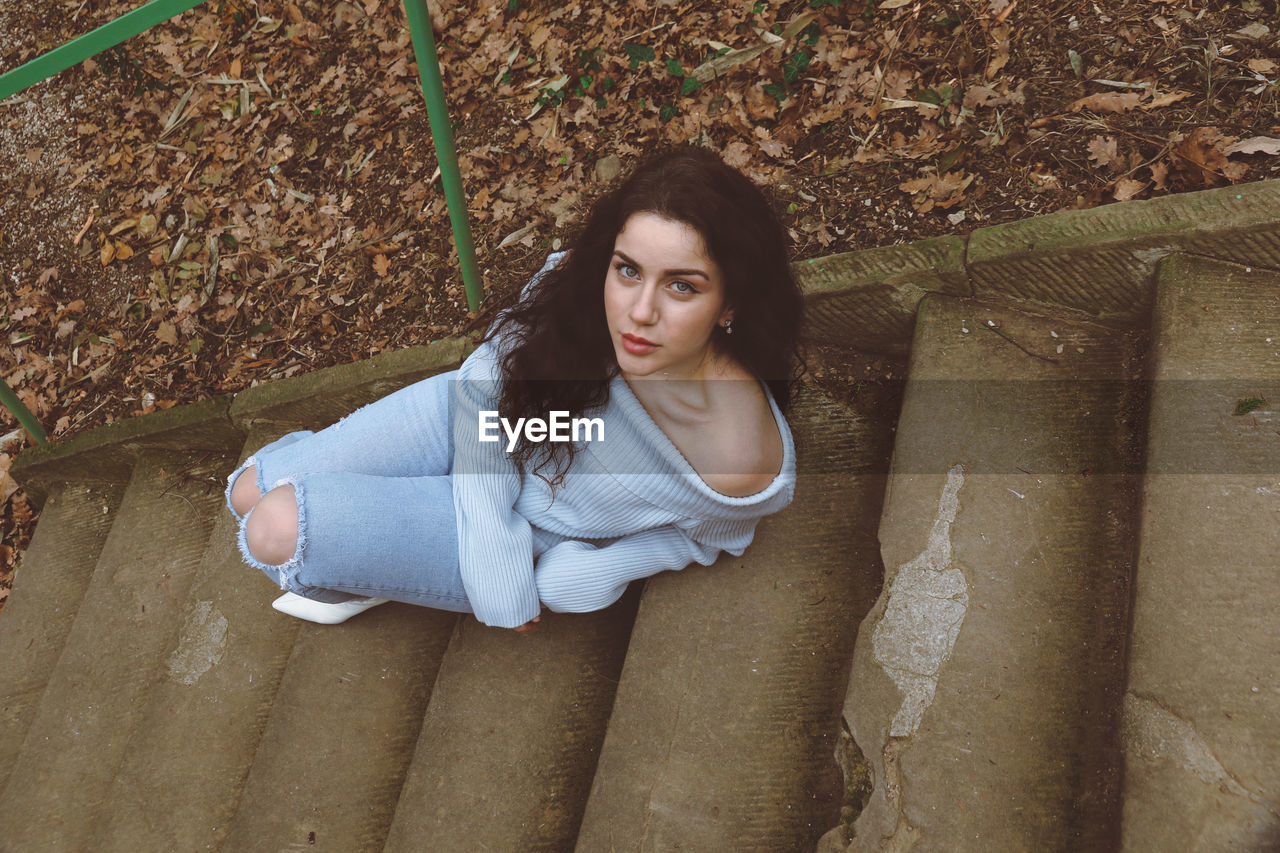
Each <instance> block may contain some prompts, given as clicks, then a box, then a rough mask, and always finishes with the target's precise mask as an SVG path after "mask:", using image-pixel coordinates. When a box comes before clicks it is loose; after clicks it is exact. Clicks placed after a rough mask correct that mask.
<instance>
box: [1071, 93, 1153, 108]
mask: <svg viewBox="0 0 1280 853" xmlns="http://www.w3.org/2000/svg"><path fill="white" fill-rule="evenodd" d="M1141 98H1142V95H1141V94H1140V93H1138V92H1099V93H1098V94H1096V95H1089V96H1087V97H1084V98H1081V99H1080V100H1078V101H1075V102H1074V103H1072V104H1071V106H1070V107H1069V108H1068V109H1069V110H1070V111H1071V112H1073V113H1078V112H1080V111H1081V110H1093V111H1094V112H1095V113H1123V112H1127V111H1129V110H1131V109H1133V108H1134V107H1136V106H1138V101H1139V99H1141Z"/></svg>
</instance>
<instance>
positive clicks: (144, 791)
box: [92, 340, 470, 853]
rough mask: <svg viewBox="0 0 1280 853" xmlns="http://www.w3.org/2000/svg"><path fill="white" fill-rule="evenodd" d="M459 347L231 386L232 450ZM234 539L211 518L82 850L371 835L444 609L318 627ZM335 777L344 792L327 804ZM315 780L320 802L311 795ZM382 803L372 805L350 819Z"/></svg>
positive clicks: (323, 417) (304, 423)
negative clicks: (237, 441) (284, 602)
mask: <svg viewBox="0 0 1280 853" xmlns="http://www.w3.org/2000/svg"><path fill="white" fill-rule="evenodd" d="M469 348H470V347H469V344H467V343H466V342H465V341H462V340H450V341H441V342H438V343H435V344H432V345H430V346H426V347H416V348H412V349H407V350H399V351H396V352H391V353H386V354H384V355H382V356H379V357H377V358H373V359H370V360H368V361H364V362H358V363H353V364H347V365H341V366H339V367H336V368H333V369H330V370H326V371H320V372H318V373H315V374H309V375H306V376H301V377H297V378H294V379H289V380H283V381H279V382H273V383H270V384H268V385H264V386H259V387H256V388H252V389H249V390H247V391H244V392H241V393H240V394H238V395H237V396H236V398H235V400H234V402H233V403H232V404H231V407H230V413H229V414H230V417H229V419H228V424H233V425H234V426H235V427H236V428H238V429H239V430H240V431H241V432H242V433H244V434H247V439H246V440H245V443H244V449H243V455H242V456H241V458H242V459H243V458H246V457H247V456H248V455H249V454H250V453H251V452H253V451H254V450H257V449H258V448H260V447H262V446H264V445H266V444H267V443H269V442H270V441H273V440H275V439H276V438H278V437H280V436H281V435H283V434H285V433H287V432H291V431H293V430H296V429H301V428H307V429H320V428H323V427H324V426H327V425H328V424H329V423H331V422H333V421H335V420H337V419H338V418H340V417H342V416H343V415H345V414H347V413H349V412H350V411H352V410H353V409H355V408H358V407H359V406H361V405H363V404H365V403H368V402H370V401H371V400H374V399H376V398H378V397H380V396H383V395H385V394H387V393H390V392H391V391H393V390H395V389H396V388H399V387H401V386H403V385H404V384H407V383H408V382H412V381H414V380H416V379H419V378H422V377H423V376H427V375H430V374H432V373H438V372H440V371H443V370H448V369H450V368H452V367H456V366H457V363H458V361H459V359H460V358H461V357H463V356H464V355H465V354H466V352H468V351H469ZM235 543H236V523H235V520H234V519H233V518H232V516H231V515H230V514H229V513H225V512H224V513H221V514H220V515H219V517H218V519H217V522H216V523H215V525H214V531H213V534H212V536H211V537H210V540H209V548H208V549H207V550H206V551H205V554H204V557H203V560H202V563H201V567H200V570H199V573H198V575H197V578H196V580H195V582H194V583H193V584H192V586H191V589H190V591H189V593H188V597H187V601H186V605H185V607H184V609H183V625H182V628H181V629H180V631H179V632H178V633H177V634H176V636H175V637H174V638H173V640H172V642H171V643H170V645H169V648H168V650H167V651H166V661H167V662H168V665H167V667H166V668H164V670H163V671H162V672H161V673H160V674H159V675H158V676H157V677H156V678H155V680H154V683H153V685H152V689H151V692H150V695H149V697H148V699H147V703H146V708H145V710H144V711H143V712H142V715H141V716H142V721H141V723H140V724H139V726H138V730H137V732H136V734H135V736H134V738H133V739H132V740H131V741H130V743H129V745H128V750H127V754H126V756H125V760H124V761H123V762H122V764H121V766H120V769H119V772H118V774H117V776H116V779H115V782H114V783H113V785H112V787H111V790H110V793H109V795H108V798H107V801H106V803H105V804H104V807H103V809H102V818H101V820H100V821H99V823H98V826H97V828H96V830H95V833H94V839H93V844H92V849H94V850H95V851H122V853H124V852H125V851H127V853H132V851H135V850H138V849H148V850H151V849H154V850H188V849H227V850H233V849H268V848H263V847H261V844H263V843H266V842H264V841H263V840H262V838H270V839H272V843H275V841H276V840H278V841H279V844H280V847H279V848H276V847H271V848H269V849H287V848H289V847H290V846H294V845H301V846H302V847H303V848H305V849H311V848H312V846H313V845H312V838H313V836H312V835H311V833H313V832H314V833H316V835H315V838H319V839H321V840H323V841H324V843H325V844H326V845H329V844H330V843H331V842H330V841H329V840H327V839H335V840H336V842H337V846H334V847H331V848H330V849H338V850H348V849H365V848H366V847H367V846H368V845H370V844H374V843H376V840H377V838H378V837H379V836H380V834H382V833H384V832H385V827H386V826H387V825H388V823H389V819H390V814H391V809H392V807H393V805H394V802H393V800H392V799H391V797H393V796H394V791H395V789H397V788H398V781H397V779H396V774H401V775H402V774H403V772H404V770H403V767H404V763H405V761H406V760H407V753H408V748H409V744H411V743H412V742H413V738H414V737H415V736H416V734H417V728H418V720H419V718H420V710H416V709H420V708H421V707H422V705H423V703H424V702H425V701H426V696H425V690H426V686H427V685H429V684H430V683H431V673H432V671H433V670H434V668H435V667H436V666H438V660H439V650H440V649H442V648H443V645H444V639H445V637H446V636H447V628H448V624H449V623H448V620H449V617H428V618H427V619H426V620H425V621H423V620H421V614H423V613H425V611H418V612H416V613H410V612H406V610H405V608H401V607H399V606H393V605H387V606H385V607H383V608H380V611H379V612H374V613H370V614H368V615H366V616H363V617H361V620H360V621H359V622H353V623H351V624H350V625H344V626H343V627H342V628H340V629H337V630H336V631H334V630H332V629H331V630H329V631H327V632H326V631H325V630H324V628H322V627H321V626H312V625H307V624H305V623H303V622H301V621H299V620H297V619H292V618H288V617H285V616H282V615H281V614H277V613H276V612H275V611H273V610H272V609H271V601H272V600H273V599H274V598H276V597H277V596H278V595H279V590H277V589H275V588H274V587H273V586H272V584H270V583H269V582H267V581H266V580H265V579H264V578H263V577H262V576H261V574H259V573H257V572H255V571H254V570H252V569H249V568H246V566H245V565H244V563H243V561H242V559H241V557H240V553H239V550H238V548H237V546H236V544H235ZM415 617H417V618H415ZM295 645H297V648H296V649H295ZM384 668H385V670H386V671H385V672H384ZM287 670H294V671H293V672H291V673H290V674H289V677H288V678H287V679H286V678H285V675H286V671H287ZM384 675H385V676H386V678H385V680H384V678H383V676H384ZM337 679H349V681H348V682H345V683H339V682H338V681H337ZM326 688H327V689H326ZM366 700H367V703H368V704H366ZM277 701H280V702H281V706H280V708H279V709H276V708H275V705H276V702H277ZM392 718H394V720H392ZM312 726H319V727H321V728H309V727H312ZM383 726H389V728H380V727H383ZM295 727H301V728H300V729H299V730H297V731H295V730H293V729H294V728H295ZM260 747H261V749H262V750H263V754H262V758H261V760H259V759H258V750H259V748H260ZM300 749H301V750H302V752H301V753H300V752H299V751H298V750H300ZM399 749H403V751H404V752H403V754H398V750H399ZM366 750H367V752H366ZM335 762H336V764H335ZM348 772H349V774H350V780H351V784H352V786H353V790H352V799H351V801H350V802H348V803H346V804H345V805H335V803H337V801H338V799H339V798H340V797H341V796H342V795H343V794H344V793H345V791H346V785H347V784H348V781H347V779H348V777H347V773H348ZM313 774H314V775H313ZM386 774H390V775H389V776H387V775H386ZM334 780H338V781H336V782H334ZM326 784H330V785H331V786H333V787H331V793H330V796H329V798H328V799H325V800H323V801H317V800H314V799H312V796H313V795H314V794H315V792H316V791H317V790H319V789H320V788H322V787H324V786H325V785H326ZM281 786H285V787H281ZM382 797H386V798H387V799H386V800H381V799H380V800H379V802H378V803H377V804H376V806H375V811H374V814H372V815H369V814H357V811H358V809H359V807H360V805H361V804H365V805H367V804H368V803H370V802H371V801H372V800H374V799H378V798H382ZM273 805H280V806H283V807H282V808H280V810H279V811H276V810H274V809H273V808H272V806H273ZM255 833H262V834H263V836H262V838H260V837H258V836H256V835H255ZM347 841H350V843H352V844H354V845H356V846H354V847H348V846H345V844H346V842H347ZM243 845H247V846H243Z"/></svg>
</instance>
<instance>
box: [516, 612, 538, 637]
mask: <svg viewBox="0 0 1280 853" xmlns="http://www.w3.org/2000/svg"><path fill="white" fill-rule="evenodd" d="M541 620H542V617H541V616H535V617H533V618H532V619H530V620H529V621H528V622H526V623H524V624H523V625H521V626H519V627H518V628H512V629H511V630H512V631H519V632H520V633H521V634H523V633H525V632H527V631H536V630H538V625H537V623H538V622H540V621H541Z"/></svg>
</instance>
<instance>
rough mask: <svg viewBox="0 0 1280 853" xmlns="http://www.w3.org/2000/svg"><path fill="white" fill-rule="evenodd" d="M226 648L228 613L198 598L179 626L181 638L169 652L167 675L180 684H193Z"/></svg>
mask: <svg viewBox="0 0 1280 853" xmlns="http://www.w3.org/2000/svg"><path fill="white" fill-rule="evenodd" d="M226 649H227V617H225V616H223V615H222V614H221V613H220V612H218V609H217V608H216V607H214V606H213V602H212V601H201V602H199V603H197V604H196V608H195V610H194V611H193V612H192V613H191V615H190V616H189V617H188V618H187V623H186V625H184V626H183V628H182V640H181V642H180V643H179V644H178V648H177V649H175V650H174V652H173V654H172V655H170V656H169V678H171V679H173V680H174V681H176V682H178V683H179V684H195V683H196V682H197V681H199V680H200V676H202V675H204V674H205V673H206V672H208V671H209V670H210V669H212V668H213V667H214V666H216V665H217V664H218V662H219V661H221V660H222V656H223V654H224V653H225V652H226Z"/></svg>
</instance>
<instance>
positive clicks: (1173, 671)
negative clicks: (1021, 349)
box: [1122, 256, 1280, 851]
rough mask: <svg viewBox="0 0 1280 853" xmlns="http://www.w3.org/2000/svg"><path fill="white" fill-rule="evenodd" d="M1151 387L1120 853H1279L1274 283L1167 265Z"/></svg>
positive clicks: (1279, 505)
mask: <svg viewBox="0 0 1280 853" xmlns="http://www.w3.org/2000/svg"><path fill="white" fill-rule="evenodd" d="M1150 375H1151V378H1152V379H1153V380H1154V382H1153V386H1154V387H1153V391H1152V398H1151V417H1150V433H1149V445H1148V451H1147V476H1146V478H1145V490H1144V497H1143V507H1142V527H1141V548H1140V550H1139V555H1138V569H1137V575H1136V580H1135V587H1136V588H1135V596H1134V615H1133V636H1132V651H1131V655H1130V665H1129V680H1128V691H1127V693H1126V694H1125V698H1124V720H1123V727H1122V731H1123V737H1124V755H1125V768H1124V770H1125V772H1124V818H1123V846H1122V849H1124V850H1126V851H1128V850H1132V851H1139V850H1142V851H1145V850H1174V849H1176V850H1187V851H1211V850H1212V851H1217V850H1274V849H1277V846H1280V760H1277V759H1278V758H1280V629H1278V628H1277V625H1278V624H1280V623H1278V622H1277V619H1278V618H1280V617H1278V616H1277V614H1280V437H1278V435H1280V274H1277V273H1276V272H1263V271H1260V270H1256V269H1248V268H1246V267H1243V266H1238V265H1235V264H1229V263H1224V262H1220V261H1209V260H1205V259H1201V258H1192V257H1179V256H1175V257H1171V258H1168V259H1166V260H1165V261H1163V262H1162V263H1161V265H1160V268H1159V272H1158V279H1157V287H1156V304H1155V317H1154V323H1153V347H1152V357H1151V366H1150ZM1250 400H1256V401H1265V402H1262V403H1259V404H1258V405H1257V406H1256V407H1255V408H1252V409H1251V410H1250V411H1247V412H1245V411H1242V409H1244V408H1247V407H1248V406H1247V405H1246V406H1241V405H1240V404H1241V402H1242V401H1250Z"/></svg>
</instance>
